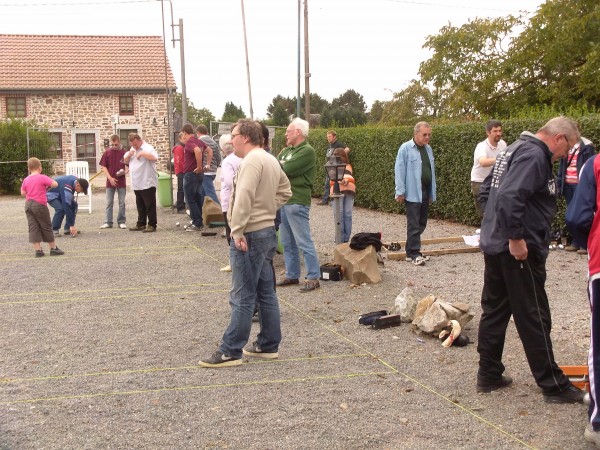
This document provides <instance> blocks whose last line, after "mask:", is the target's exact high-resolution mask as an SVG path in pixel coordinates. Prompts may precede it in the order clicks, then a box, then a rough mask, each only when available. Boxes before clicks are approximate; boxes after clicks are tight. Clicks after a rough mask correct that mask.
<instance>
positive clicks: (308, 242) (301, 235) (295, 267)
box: [277, 118, 321, 292]
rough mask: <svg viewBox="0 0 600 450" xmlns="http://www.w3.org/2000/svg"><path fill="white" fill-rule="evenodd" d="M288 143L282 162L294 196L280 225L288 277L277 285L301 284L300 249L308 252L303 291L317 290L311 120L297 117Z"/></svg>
mask: <svg viewBox="0 0 600 450" xmlns="http://www.w3.org/2000/svg"><path fill="white" fill-rule="evenodd" d="M285 137H286V144H287V145H288V147H286V148H284V149H283V150H282V151H281V153H280V154H279V162H280V163H281V166H282V167H283V171H284V172H285V174H286V175H287V177H288V179H289V180H290V184H291V186H292V197H291V198H290V199H289V200H288V202H287V203H286V204H285V205H283V206H282V207H281V210H280V211H281V225H280V226H279V230H280V237H281V243H282V245H283V248H284V249H285V251H284V253H283V256H284V259H285V278H284V279H283V280H281V281H280V282H278V283H277V286H291V285H295V284H300V252H299V249H300V250H302V253H303V255H304V266H305V267H306V279H305V281H304V285H303V286H302V287H301V288H300V292H309V291H314V290H315V289H317V288H318V287H320V286H319V276H320V275H321V268H320V266H319V259H318V258H317V250H316V249H315V244H314V242H313V240H312V236H311V234H310V224H309V215H310V200H311V197H310V194H311V191H312V187H313V183H314V181H315V165H316V162H317V157H316V154H315V149H314V148H312V147H311V146H310V144H309V143H308V142H306V138H307V137H308V122H307V121H306V120H302V119H300V118H295V119H294V120H293V121H292V123H290V125H289V126H288V127H287V130H286V132H285Z"/></svg>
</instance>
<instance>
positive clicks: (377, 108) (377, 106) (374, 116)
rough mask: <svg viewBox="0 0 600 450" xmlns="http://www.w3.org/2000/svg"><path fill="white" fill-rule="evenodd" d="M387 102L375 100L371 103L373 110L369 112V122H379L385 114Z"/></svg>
mask: <svg viewBox="0 0 600 450" xmlns="http://www.w3.org/2000/svg"><path fill="white" fill-rule="evenodd" d="M386 104H387V102H382V101H381V100H375V101H374V102H373V104H372V105H371V110H370V111H369V113H368V114H367V121H368V122H369V123H377V122H379V121H380V120H381V117H382V116H383V110H384V108H385V106H386Z"/></svg>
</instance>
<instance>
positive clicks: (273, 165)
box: [199, 119, 292, 368]
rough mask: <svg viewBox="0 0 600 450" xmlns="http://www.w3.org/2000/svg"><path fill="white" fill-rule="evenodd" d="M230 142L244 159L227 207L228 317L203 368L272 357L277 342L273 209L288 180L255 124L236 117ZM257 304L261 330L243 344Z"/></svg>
mask: <svg viewBox="0 0 600 450" xmlns="http://www.w3.org/2000/svg"><path fill="white" fill-rule="evenodd" d="M231 143H232V145H233V148H234V151H235V155H236V156H238V157H239V158H243V159H242V162H241V164H240V167H239V170H238V172H237V175H236V177H235V179H234V182H233V193H232V195H231V199H230V202H229V210H228V211H227V221H228V222H229V225H230V227H231V238H232V242H231V245H230V247H229V250H230V251H229V259H230V262H231V268H232V280H231V283H232V286H231V291H230V293H229V304H230V305H231V320H230V322H229V326H228V327H227V330H225V334H224V335H223V339H222V341H221V345H220V346H219V349H218V350H216V351H215V352H214V353H213V354H212V355H211V356H210V357H207V358H204V359H202V360H201V361H200V363H199V364H200V365H201V366H202V367H213V368H217V367H228V366H239V365H240V364H242V355H246V356H251V357H254V358H262V359H275V358H277V357H278V356H279V354H278V351H279V343H280V342H281V324H280V314H279V303H278V300H277V295H276V294H275V270H274V269H273V256H274V255H275V249H276V248H277V237H276V235H275V223H274V221H275V212H276V211H277V209H278V208H279V207H281V205H283V204H284V203H285V202H286V201H287V200H288V199H289V198H290V197H291V196H292V191H291V189H290V182H289V180H288V178H287V177H286V176H285V173H283V170H281V166H280V165H279V163H278V162H277V159H275V158H274V157H273V155H270V154H269V153H267V152H265V151H264V150H263V148H262V143H263V135H262V129H261V128H260V125H259V124H258V122H255V121H254V120H250V119H241V120H238V122H237V123H236V124H235V126H234V128H233V131H232V133H231ZM255 305H256V306H258V317H259V323H260V332H259V333H258V336H257V338H256V341H255V342H254V343H252V344H251V345H249V346H248V347H246V348H244V345H246V343H247V342H248V338H249V337H250V329H251V327H252V314H253V312H254V307H255Z"/></svg>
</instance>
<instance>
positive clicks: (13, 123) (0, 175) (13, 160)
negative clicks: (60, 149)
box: [0, 120, 56, 194]
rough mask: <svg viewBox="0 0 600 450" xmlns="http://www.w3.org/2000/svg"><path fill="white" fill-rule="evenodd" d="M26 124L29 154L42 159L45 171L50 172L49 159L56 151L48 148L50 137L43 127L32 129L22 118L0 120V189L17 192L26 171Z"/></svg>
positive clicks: (6, 192) (52, 170)
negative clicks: (41, 128)
mask: <svg viewBox="0 0 600 450" xmlns="http://www.w3.org/2000/svg"><path fill="white" fill-rule="evenodd" d="M28 127H30V128H29V142H30V149H29V151H30V153H29V154H30V155H31V156H35V157H37V158H39V159H40V160H41V161H42V167H43V171H44V173H45V174H46V175H48V176H52V175H53V174H54V169H53V164H52V161H51V159H53V158H55V155H56V153H55V152H53V151H52V150H51V148H52V146H53V142H52V139H51V138H50V137H49V135H48V132H47V131H45V130H40V129H34V128H33V127H32V124H30V123H29V122H27V121H22V120H7V121H6V122H0V193H3V194H18V193H19V192H20V187H21V182H22V180H23V178H25V177H26V176H27V175H28V172H27V159H28V152H27V128H28Z"/></svg>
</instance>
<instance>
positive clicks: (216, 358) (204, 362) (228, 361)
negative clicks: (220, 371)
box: [198, 350, 242, 368]
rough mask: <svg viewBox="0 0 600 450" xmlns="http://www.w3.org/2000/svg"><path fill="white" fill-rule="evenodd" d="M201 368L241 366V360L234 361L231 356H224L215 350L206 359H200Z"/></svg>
mask: <svg viewBox="0 0 600 450" xmlns="http://www.w3.org/2000/svg"><path fill="white" fill-rule="evenodd" d="M198 364H200V366H201V367H214V368H218V367H232V366H241V365H242V358H239V359H235V358H232V357H231V356H227V355H224V354H223V353H221V351H220V350H217V351H216V352H214V353H213V354H212V355H210V356H209V357H208V358H202V359H201V360H200V362H199V363H198Z"/></svg>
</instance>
